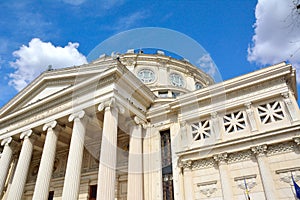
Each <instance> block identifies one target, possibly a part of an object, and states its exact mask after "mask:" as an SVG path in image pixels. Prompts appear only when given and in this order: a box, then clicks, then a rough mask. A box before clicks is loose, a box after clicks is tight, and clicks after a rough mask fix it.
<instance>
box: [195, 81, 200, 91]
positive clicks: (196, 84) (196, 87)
mask: <svg viewBox="0 0 300 200" xmlns="http://www.w3.org/2000/svg"><path fill="white" fill-rule="evenodd" d="M201 88H202V85H201V83H199V82H196V83H195V89H196V90H200V89H201Z"/></svg>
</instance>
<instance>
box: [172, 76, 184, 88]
mask: <svg viewBox="0 0 300 200" xmlns="http://www.w3.org/2000/svg"><path fill="white" fill-rule="evenodd" d="M169 78H170V82H171V84H172V85H174V86H177V87H183V86H184V80H183V78H182V76H180V75H179V74H176V73H172V74H170V77H169Z"/></svg>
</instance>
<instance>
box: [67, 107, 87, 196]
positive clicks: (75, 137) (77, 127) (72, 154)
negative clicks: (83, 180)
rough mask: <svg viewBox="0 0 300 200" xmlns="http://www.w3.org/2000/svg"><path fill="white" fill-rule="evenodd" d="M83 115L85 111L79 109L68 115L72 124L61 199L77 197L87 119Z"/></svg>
mask: <svg viewBox="0 0 300 200" xmlns="http://www.w3.org/2000/svg"><path fill="white" fill-rule="evenodd" d="M84 116H85V112H84V111H83V110H81V111H79V112H77V113H74V114H72V115H70V117H69V122H72V121H74V124H73V131H72V138H71V142H70V149H69V155H68V162H67V169H66V175H65V181H64V188H63V193H62V199H63V200H77V199H78V195H79V186H80V177H81V166H82V157H83V150H84V136H85V125H86V123H87V119H86V117H84Z"/></svg>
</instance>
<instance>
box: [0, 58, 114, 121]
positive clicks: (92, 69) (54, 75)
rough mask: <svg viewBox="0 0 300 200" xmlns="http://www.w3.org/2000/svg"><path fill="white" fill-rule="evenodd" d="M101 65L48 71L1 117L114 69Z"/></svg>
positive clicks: (5, 110) (0, 111) (14, 101)
mask: <svg viewBox="0 0 300 200" xmlns="http://www.w3.org/2000/svg"><path fill="white" fill-rule="evenodd" d="M113 65H114V64H113V63H111V65H110V66H108V65H105V66H99V65H93V64H90V65H82V66H79V67H70V68H64V69H59V70H52V71H46V72H44V73H42V74H41V75H40V76H39V77H37V78H36V79H35V80H33V81H32V82H31V83H30V84H29V85H28V86H27V87H25V88H24V89H23V90H22V91H21V92H19V93H18V94H17V95H16V96H15V97H14V98H13V99H11V100H10V101H9V102H8V103H7V104H6V105H4V106H3V107H2V108H1V109H0V117H4V116H7V115H9V114H10V113H13V112H16V111H18V110H20V109H22V108H25V107H28V106H30V105H34V104H36V103H38V102H40V101H42V100H45V99H47V98H49V97H51V96H53V95H56V94H58V93H61V92H63V91H64V90H66V89H68V88H71V87H73V86H74V85H75V84H77V82H79V81H81V80H82V79H85V80H86V79H89V78H92V77H93V76H96V75H97V74H99V73H101V72H103V71H105V70H106V69H108V68H111V67H113Z"/></svg>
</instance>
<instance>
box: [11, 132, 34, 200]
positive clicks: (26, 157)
mask: <svg viewBox="0 0 300 200" xmlns="http://www.w3.org/2000/svg"><path fill="white" fill-rule="evenodd" d="M30 135H31V131H30V132H29V133H28V134H25V136H22V135H21V138H23V137H24V141H23V145H22V148H21V153H20V156H19V161H18V164H17V167H16V170H15V174H14V177H13V181H12V184H11V187H10V189H9V191H8V196H7V199H8V200H21V199H22V195H23V192H24V187H25V184H26V179H27V174H28V170H29V166H30V161H31V156H32V151H33V141H32V139H30V138H29V137H30Z"/></svg>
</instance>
